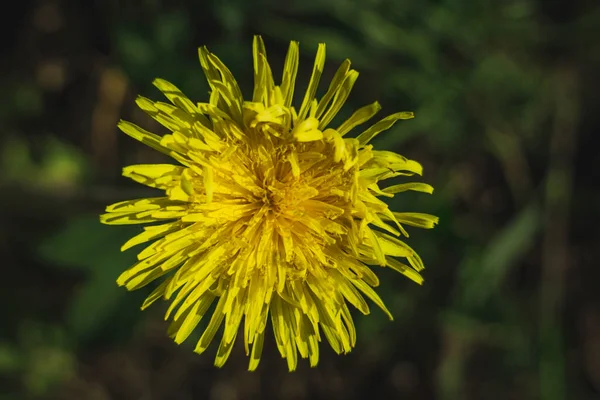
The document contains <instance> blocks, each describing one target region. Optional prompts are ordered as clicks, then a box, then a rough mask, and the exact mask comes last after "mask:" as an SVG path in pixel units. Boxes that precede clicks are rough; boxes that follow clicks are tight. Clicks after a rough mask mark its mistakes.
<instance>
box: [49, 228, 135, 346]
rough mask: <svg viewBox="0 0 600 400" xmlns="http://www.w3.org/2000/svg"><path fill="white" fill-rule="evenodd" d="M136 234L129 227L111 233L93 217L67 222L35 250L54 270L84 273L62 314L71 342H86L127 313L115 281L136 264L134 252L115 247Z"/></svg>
mask: <svg viewBox="0 0 600 400" xmlns="http://www.w3.org/2000/svg"><path fill="white" fill-rule="evenodd" d="M138 231H139V228H132V227H123V228H121V229H117V230H114V229H111V227H110V226H105V225H100V223H99V222H98V217H97V216H82V217H78V218H73V219H72V220H70V221H69V222H68V223H67V225H66V226H65V227H64V228H63V229H62V230H60V231H58V232H57V234H56V235H54V236H52V237H50V238H48V239H47V240H46V241H44V242H43V243H42V244H41V247H40V249H39V251H40V255H41V256H42V257H43V258H44V259H46V260H48V261H50V262H52V263H53V264H54V265H56V266H57V267H61V268H68V269H74V270H78V271H81V272H83V273H84V282H83V283H82V284H81V286H80V287H78V288H76V291H75V294H74V297H73V299H72V300H71V303H70V306H69V309H68V310H67V314H66V324H67V327H68V329H69V333H70V334H71V335H73V339H75V340H77V341H85V340H89V339H91V338H93V336H94V335H95V334H96V333H97V332H99V331H100V330H101V329H102V328H103V327H104V325H105V324H106V323H107V322H108V321H109V320H110V318H112V317H113V314H114V313H115V312H123V310H131V307H122V306H123V303H124V300H125V293H126V292H125V290H124V289H123V288H120V287H118V286H117V284H116V283H115V281H116V278H117V277H118V276H119V275H120V274H121V272H122V271H123V270H124V269H125V268H127V267H128V266H129V265H132V264H133V263H134V262H135V261H136V258H135V253H133V252H120V251H119V248H120V245H121V244H122V243H124V242H125V241H127V239H129V238H130V237H131V236H133V235H135V234H136V232H138ZM119 307H121V308H122V309H121V310H119ZM125 329H127V328H125Z"/></svg>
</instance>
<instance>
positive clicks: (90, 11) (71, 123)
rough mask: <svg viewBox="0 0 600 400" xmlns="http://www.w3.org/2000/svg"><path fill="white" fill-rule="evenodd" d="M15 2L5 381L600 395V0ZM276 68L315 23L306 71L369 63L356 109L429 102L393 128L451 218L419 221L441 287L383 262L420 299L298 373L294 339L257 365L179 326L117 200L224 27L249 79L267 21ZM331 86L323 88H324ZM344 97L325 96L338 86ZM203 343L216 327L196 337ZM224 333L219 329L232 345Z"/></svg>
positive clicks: (400, 295) (5, 121)
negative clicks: (172, 97)
mask: <svg viewBox="0 0 600 400" xmlns="http://www.w3.org/2000/svg"><path fill="white" fill-rule="evenodd" d="M7 4H10V6H9V5H4V7H3V10H2V12H1V13H0V19H1V20H2V23H1V24H0V29H2V40H1V41H0V46H1V50H0V51H1V55H0V85H1V89H2V90H1V96H0V260H1V261H0V268H1V274H0V304H1V310H2V313H1V317H0V321H1V322H0V399H2V400H5V399H66V400H67V399H68V400H70V399H82V400H86V399H93V400H96V399H97V400H104V399H140V400H142V399H143V400H152V399H174V400H179V399H180V400H187V399H210V400H243V399H298V400H299V399H332V400H333V399H363V398H369V399H411V400H425V399H439V400H454V399H457V400H462V399H490V400H493V399H502V400H510V399H515V400H517V399H519V400H520V399H523V400H528V399H542V400H560V399H576V400H587V399H590V400H591V399H600V290H599V284H600V269H599V268H598V267H599V266H598V262H597V260H598V257H599V256H600V237H599V235H598V228H597V226H598V222H599V216H600V212H599V211H600V187H599V185H598V183H599V182H600V173H599V172H598V171H599V167H598V158H599V156H600V153H599V151H598V145H599V141H598V139H597V134H598V133H597V130H598V129H599V128H600V112H599V109H598V107H599V106H600V95H599V93H600V74H599V73H598V71H600V7H599V6H598V2H597V0H587V1H585V0H582V1H568V0H479V1H473V2H466V1H461V0H420V1H409V0H287V1H276V0H259V1H249V0H206V1H183V0H168V1H167V0H138V1H133V0H131V1H128V0H120V1H119V0H103V1H101V0H96V1H92V0H89V1H75V0H70V1H69V0H38V1H25V0H22V1H16V2H10V3H7ZM256 33H261V34H262V35H263V36H264V38H265V41H266V44H267V51H268V53H269V58H270V61H271V62H272V64H273V70H274V71H276V72H275V74H276V75H275V76H276V79H278V77H279V76H280V75H278V74H279V72H278V71H280V70H281V66H282V64H283V57H284V55H285V51H286V48H287V44H288V42H289V41H290V40H299V41H300V42H301V54H302V58H301V63H300V68H301V72H300V74H299V82H301V83H299V84H298V85H297V90H302V89H303V88H304V87H305V85H306V84H307V79H308V75H309V73H310V70H311V68H312V59H313V57H314V52H315V50H316V46H317V43H318V42H323V41H324V42H326V43H327V45H328V47H327V49H328V63H327V67H326V71H325V73H324V78H323V80H324V81H326V80H328V79H330V78H331V76H332V75H333V72H334V71H335V69H336V68H337V66H338V65H339V63H340V62H341V61H342V60H343V59H344V58H346V57H349V58H350V59H351V60H352V61H353V67H354V68H356V69H358V70H359V72H360V73H361V76H360V78H359V80H358V82H357V85H356V86H355V89H354V92H353V94H352V95H351V97H350V99H349V101H348V105H347V107H346V113H345V115H348V114H349V111H350V110H352V109H354V108H356V107H359V106H362V105H364V104H367V103H370V102H372V101H374V100H379V101H380V103H381V104H382V105H383V107H384V110H383V112H382V114H385V113H392V112H395V111H400V110H414V111H415V112H416V115H417V118H416V119H414V120H411V121H404V122H400V123H398V124H396V126H395V127H394V128H393V129H392V130H391V131H389V132H387V134H385V135H381V136H380V137H378V138H377V140H376V145H378V146H379V147H383V148H387V149H390V150H395V151H397V152H399V153H401V154H403V155H405V156H407V157H409V158H412V159H417V160H419V161H421V162H422V164H423V165H424V167H425V176H424V181H425V182H428V183H431V184H432V185H434V186H435V187H436V192H435V193H434V195H433V196H429V195H424V194H407V195H402V196H400V197H401V199H398V200H397V201H396V200H394V202H393V204H392V205H393V206H394V207H395V208H397V209H399V210H402V211H418V212H428V213H432V214H436V215H439V216H440V218H441V222H440V224H439V227H437V228H436V229H434V230H432V231H419V230H416V229H413V230H410V233H411V238H410V243H411V244H412V245H413V246H414V247H415V248H416V249H417V250H418V251H419V252H420V253H421V254H422V256H423V258H424V260H425V263H426V266H427V270H426V271H425V279H426V283H425V285H424V286H423V287H419V286H417V285H415V284H414V283H412V282H410V281H409V280H407V279H405V278H403V277H402V276H399V275H396V274H395V273H392V272H391V271H380V273H379V275H380V277H381V279H382V284H381V288H380V291H381V294H382V298H383V299H384V300H385V301H386V302H387V304H388V306H389V308H390V310H391V311H392V312H393V314H394V315H395V316H396V320H395V321H394V322H389V321H388V320H387V319H386V317H385V316H384V314H383V313H382V312H380V311H379V310H376V309H373V313H372V315H371V316H369V317H362V316H357V318H356V324H357V329H358V337H359V339H358V343H357V348H356V349H355V351H354V352H352V353H351V354H349V355H347V356H336V355H335V354H334V353H333V351H331V350H330V349H327V346H322V360H321V362H320V365H319V367H318V368H316V369H310V368H309V367H308V365H307V363H301V364H300V366H299V368H298V371H297V372H295V373H293V374H290V373H288V372H287V369H286V366H285V362H284V361H283V360H281V359H280V358H279V356H278V354H277V353H276V349H274V347H275V346H274V344H273V341H272V340H269V341H267V343H266V345H265V354H264V356H263V360H262V363H261V365H260V368H259V370H258V371H257V372H255V373H249V372H247V371H246V367H247V364H246V363H247V360H246V357H245V355H244V354H243V348H242V346H237V347H236V348H234V350H233V354H232V356H231V358H230V361H229V362H228V363H227V364H226V366H225V367H224V368H223V369H216V368H214V367H213V366H212V362H213V356H214V353H215V349H214V348H213V349H212V353H211V352H210V351H209V352H208V354H205V355H203V356H197V355H195V354H194V353H192V351H191V350H192V348H193V345H192V344H191V343H187V344H184V345H182V346H176V345H175V344H174V343H172V341H171V340H170V339H168V338H167V337H166V326H167V323H166V322H164V321H163V319H162V315H163V312H164V310H165V308H166V305H165V304H164V303H162V304H159V305H155V306H153V307H152V308H151V309H150V310H147V311H145V312H143V313H142V312H140V311H139V306H140V304H141V301H142V299H143V298H144V296H145V294H148V293H149V291H150V289H147V290H146V289H144V290H140V291H139V292H134V293H126V292H125V290H124V289H122V288H118V287H117V286H116V284H115V279H116V277H117V276H118V275H119V273H120V271H122V270H124V269H125V268H126V267H127V266H128V265H130V264H131V263H132V261H133V260H134V258H135V250H132V251H130V252H126V253H120V252H119V247H120V245H121V243H122V242H124V241H125V240H126V239H127V238H128V237H129V236H131V235H132V234H133V233H135V232H136V231H137V229H138V228H136V227H133V228H132V227H127V226H125V227H106V226H102V225H100V224H99V223H98V214H99V213H101V212H102V211H103V207H104V206H105V205H106V204H108V203H111V202H115V201H119V200H122V199H128V198H135V197H143V196H147V195H151V196H152V195H154V193H153V192H151V191H150V189H145V188H143V187H140V186H139V185H135V184H132V183H131V182H128V181H127V180H126V179H124V178H122V177H120V172H121V168H122V167H123V166H124V165H127V164H131V163H142V162H143V163H149V162H154V161H163V159H162V158H161V157H160V156H159V155H157V154H155V152H153V151H152V150H150V149H148V148H146V147H144V146H143V145H141V144H139V143H137V142H135V141H133V140H131V139H130V138H128V137H126V136H125V135H124V134H122V133H120V132H118V131H117V129H116V127H115V126H116V123H117V121H118V120H119V119H120V118H125V119H129V120H132V121H134V122H136V123H138V124H140V125H142V126H144V127H146V128H148V129H150V130H155V131H158V132H163V130H161V128H160V127H158V126H156V124H155V123H154V122H153V121H151V120H150V119H149V118H147V117H146V116H144V115H143V114H142V113H141V112H140V111H138V110H136V109H135V106H134V99H135V96H136V95H137V94H138V93H139V94H143V95H145V96H148V97H151V98H155V99H159V98H160V93H159V92H158V91H157V90H155V89H154V88H153V87H152V85H151V81H152V79H153V78H155V77H163V78H165V79H168V80H170V81H172V82H173V83H175V84H176V85H178V86H179V87H181V88H182V89H184V91H185V92H186V93H187V94H188V95H189V96H190V97H191V98H192V99H197V100H202V101H204V99H206V98H207V85H206V82H205V79H204V77H203V75H202V71H201V69H200V66H199V63H198V60H197V52H196V48H197V47H198V46H201V45H208V46H209V48H210V49H211V50H212V51H213V52H215V53H217V54H218V55H219V56H220V57H221V59H222V60H223V61H224V62H225V63H226V64H227V65H229V67H230V68H231V70H232V71H233V72H234V74H235V76H236V77H237V78H238V81H239V82H240V83H241V85H242V88H243V89H244V90H245V93H249V91H248V90H249V88H250V87H251V86H250V85H251V84H252V64H251V41H252V35H253V34H256ZM323 90H324V88H323V85H322V87H321V91H323ZM321 93H322V92H321ZM190 342H192V341H191V340H190ZM214 347H216V346H214Z"/></svg>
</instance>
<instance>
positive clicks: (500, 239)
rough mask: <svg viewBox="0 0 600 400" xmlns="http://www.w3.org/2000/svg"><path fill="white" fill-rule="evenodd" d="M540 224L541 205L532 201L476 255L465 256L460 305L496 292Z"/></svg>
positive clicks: (478, 302) (480, 301)
mask: <svg viewBox="0 0 600 400" xmlns="http://www.w3.org/2000/svg"><path fill="white" fill-rule="evenodd" d="M540 225H541V211H540V208H539V206H538V205H537V203H532V204H530V205H529V206H527V207H526V208H524V209H523V210H521V212H520V213H519V214H517V216H516V217H514V218H513V220H512V221H511V222H509V223H508V224H507V225H506V226H505V227H504V228H503V229H502V230H500V231H499V233H497V234H496V235H495V237H494V238H492V240H491V241H490V242H489V244H488V245H487V246H486V247H485V248H484V249H483V250H482V251H481V253H480V255H479V256H476V257H469V258H467V259H466V260H465V261H464V262H463V264H462V266H461V268H460V276H459V284H458V288H457V293H458V296H459V298H460V299H461V304H463V305H464V306H466V307H478V306H480V305H482V304H483V303H484V302H486V301H487V300H488V299H489V298H490V297H492V296H493V295H494V294H495V293H497V291H498V289H499V287H500V285H501V284H502V282H503V280H504V278H505V277H506V275H507V274H508V273H509V271H510V270H511V269H512V268H513V267H514V266H516V265H517V261H518V260H519V258H520V257H521V256H522V255H523V254H524V253H525V252H526V251H527V250H529V249H530V248H531V246H532V244H533V243H534V240H535V237H536V235H537V233H538V231H539V228H540Z"/></svg>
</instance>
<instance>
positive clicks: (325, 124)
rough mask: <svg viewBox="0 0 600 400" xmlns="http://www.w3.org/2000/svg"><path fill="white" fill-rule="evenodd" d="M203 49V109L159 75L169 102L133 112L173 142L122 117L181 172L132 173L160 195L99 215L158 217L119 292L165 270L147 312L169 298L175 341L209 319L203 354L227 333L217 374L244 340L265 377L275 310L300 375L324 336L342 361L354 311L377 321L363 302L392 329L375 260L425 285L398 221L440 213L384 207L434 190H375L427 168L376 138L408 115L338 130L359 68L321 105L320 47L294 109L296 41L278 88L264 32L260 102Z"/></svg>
mask: <svg viewBox="0 0 600 400" xmlns="http://www.w3.org/2000/svg"><path fill="white" fill-rule="evenodd" d="M199 55H200V63H201V65H202V69H203V70H204V74H205V75H206V77H207V79H208V83H209V85H210V89H211V92H210V99H209V102H208V103H197V104H195V103H193V102H192V101H190V100H189V99H188V98H187V97H186V96H185V95H183V93H182V92H181V91H180V90H179V89H178V88H177V87H175V86H174V85H173V84H171V83H169V82H167V81H165V80H162V79H156V80H155V81H154V84H155V86H156V87H158V89H160V90H161V91H162V92H163V93H164V95H165V96H166V97H167V98H168V99H169V101H170V102H171V104H169V103H163V102H153V101H151V100H149V99H147V98H143V97H139V98H138V99H137V101H136V102H137V104H138V106H139V107H140V108H141V109H142V110H144V111H145V112H146V113H148V114H149V115H150V116H152V117H153V118H154V119H156V120H157V121H158V122H160V123H161V124H162V125H164V126H165V127H166V128H168V129H169V130H170V131H171V133H170V134H166V135H164V136H162V137H161V136H158V135H156V134H154V133H151V132H148V131H146V130H144V129H142V128H140V127H138V126H136V125H134V124H132V123H130V122H125V121H121V122H120V123H119V128H120V129H121V130H122V131H123V132H125V133H126V134H128V135H129V136H131V137H133V138H135V139H137V140H139V141H141V142H142V143H145V144H147V145H148V146H150V147H152V148H154V149H156V150H158V151H160V152H162V153H165V154H168V155H169V156H171V157H172V158H173V159H175V160H176V161H177V162H179V164H181V165H170V164H143V165H132V166H129V167H126V168H125V169H124V170H123V175H124V176H126V177H129V178H131V179H133V180H135V181H137V182H139V183H142V184H144V185H147V186H150V187H154V188H157V189H160V190H162V191H164V192H165V193H164V196H163V197H154V198H145V199H139V200H128V201H123V202H120V203H116V204H113V205H110V206H108V207H107V208H106V211H107V213H106V214H103V215H102V216H101V222H103V223H105V224H145V223H151V225H149V226H146V227H145V228H144V231H143V232H142V233H140V234H139V235H137V236H135V237H133V238H132V239H131V240H129V241H128V242H127V243H125V244H124V245H123V247H122V250H126V249H129V248H130V247H133V246H135V245H138V244H141V243H145V242H149V241H154V242H153V243H152V244H150V245H149V246H148V247H146V248H145V249H144V250H142V251H141V252H140V253H139V254H138V260H139V261H138V262H137V263H136V264H135V265H133V266H132V267H131V268H129V269H128V270H127V271H125V272H124V273H123V274H122V275H121V276H120V277H119V278H118V280H117V283H118V284H119V285H121V286H125V287H126V288H127V289H128V290H134V289H138V288H141V287H143V286H145V285H147V284H149V283H150V282H152V281H154V280H156V279H158V278H160V277H162V276H163V275H167V277H166V279H165V280H163V281H162V283H161V284H160V285H159V286H158V287H156V289H154V291H153V292H152V293H151V294H150V295H149V296H148V298H147V299H146V301H145V302H144V304H143V305H142V309H145V308H146V307H148V306H149V305H150V304H152V303H153V302H154V301H156V300H157V299H159V298H163V299H166V300H169V299H171V304H170V306H169V308H168V310H167V313H166V316H165V319H168V318H171V317H172V322H171V325H170V327H169V335H170V336H171V337H172V338H173V339H174V340H175V342H176V343H181V342H183V341H184V340H185V339H186V338H187V337H188V336H189V335H190V333H191V332H192V331H193V330H194V329H195V328H196V326H197V325H198V323H199V322H200V320H201V319H202V318H203V317H204V316H206V315H207V314H209V316H210V321H209V322H208V325H207V328H206V330H205V331H204V333H203V334H202V337H201V338H200V340H199V341H198V344H197V345H196V349H195V351H196V352H198V353H202V352H203V351H204V350H206V348H207V347H208V346H209V344H210V343H211V341H212V340H213V338H214V336H215V335H216V333H217V331H218V330H220V327H221V326H222V325H224V330H223V334H222V337H221V343H220V345H219V349H218V352H217V356H216V360H215V365H217V366H219V367H220V366H222V365H223V364H224V363H225V361H226V360H227V358H228V357H229V354H230V353H231V349H232V347H233V344H234V342H235V340H236V336H237V335H238V333H239V334H241V335H243V341H244V346H245V349H246V354H247V355H249V356H250V363H249V369H250V370H254V369H256V367H257V366H258V363H259V361H260V356H261V352H262V348H263V342H264V336H265V331H266V326H267V324H268V318H269V316H270V319H271V325H272V328H273V333H274V336H275V342H276V344H277V348H278V349H279V352H280V353H281V356H282V357H284V358H285V359H286V360H287V365H288V368H289V370H290V371H293V370H294V369H295V368H296V365H297V361H298V353H299V354H300V356H301V357H302V358H308V359H309V361H310V365H311V366H315V365H317V362H318V360H319V342H320V341H321V340H322V338H323V336H324V337H325V339H327V341H328V342H329V344H330V345H331V347H332V348H333V349H334V350H335V351H336V352H337V353H348V352H349V351H350V350H351V349H352V348H353V347H354V345H355V342H356V330H355V327H354V323H353V320H352V316H351V313H350V310H349V308H348V304H347V303H350V304H352V305H353V306H354V307H356V308H357V309H358V310H359V311H360V312H361V313H363V314H368V313H369V306H368V305H367V302H366V301H365V298H364V297H363V296H366V297H367V298H369V299H370V300H371V301H373V302H374V303H375V304H376V305H377V306H379V307H380V308H381V309H382V310H383V311H384V312H385V313H386V314H387V315H388V316H389V318H390V319H392V315H391V313H390V312H389V311H388V309H387V308H386V307H385V305H384V304H383V301H382V300H381V298H380V297H379V296H378V295H377V293H376V292H375V291H374V290H373V289H372V287H375V286H377V285H378V284H379V279H378V277H377V275H375V273H374V272H373V271H372V269H371V267H372V266H379V267H384V268H390V269H392V270H395V271H397V272H400V273H401V274H404V275H405V276H407V277H408V278H410V279H412V280H413V281H415V282H417V283H419V284H420V283H422V282H423V279H422V278H421V275H419V272H418V271H420V270H422V269H423V262H422V261H421V258H420V257H419V256H418V255H417V253H416V252H415V251H414V250H413V249H411V248H410V247H409V246H408V245H407V244H406V243H404V242H403V241H401V240H399V239H398V238H397V237H398V236H401V235H404V236H408V234H407V233H406V231H405V229H404V228H403V226H402V225H401V224H406V225H411V226H417V227H421V228H432V227H433V226H434V225H435V224H436V223H437V222H438V219H437V217H434V216H432V215H428V214H421V213H410V212H408V213H406V212H392V211H391V210H389V208H388V206H387V205H386V203H385V202H383V201H382V200H380V199H379V198H378V197H380V196H382V197H393V196H394V194H397V193H401V192H404V191H408V190H414V191H419V192H425V193H432V192H433V188H432V187H431V186H429V185H427V184H424V183H401V184H397V185H393V186H388V187H386V188H380V187H379V181H382V180H385V179H388V178H393V177H396V176H410V175H413V174H419V175H420V174H421V172H422V167H421V165H419V163H417V162H415V161H412V160H408V159H406V158H405V157H402V156H400V155H398V154H396V153H393V152H390V151H378V150H374V149H373V146H372V145H370V144H369V141H370V140H371V139H373V138H374V137H375V136H376V135H377V134H379V133H380V132H382V131H384V130H386V129H389V128H390V127H392V125H393V124H394V123H395V122H396V121H397V120H401V119H409V118H413V113H411V112H399V113H396V114H392V115H390V116H388V117H386V118H384V119H382V120H381V121H379V122H377V123H375V124H374V125H372V126H371V127H370V128H368V129H366V130H363V131H362V133H360V134H359V135H358V136H356V137H355V138H350V137H348V133H349V132H350V131H351V130H353V129H354V128H356V127H357V126H358V125H360V124H363V123H364V122H366V121H367V120H369V119H370V118H371V117H373V116H374V115H375V114H376V113H377V112H378V111H379V109H380V106H379V104H378V103H377V102H375V103H373V104H370V105H367V106H365V107H362V108H360V109H358V110H356V111H355V112H354V114H352V116H351V117H350V118H349V119H348V120H347V121H345V122H344V123H342V124H341V125H340V126H338V127H331V126H330V123H331V121H332V119H333V118H334V116H335V115H336V114H337V112H338V111H339V110H340V108H341V107H342V105H343V104H344V102H345V101H346V98H347V97H348V95H349V93H350V90H351V89H352V86H353V85H354V82H355V81H356V78H357V77H358V72H356V71H355V70H352V69H350V61H349V60H346V61H344V62H343V63H342V65H341V66H340V68H339V69H338V71H337V72H336V74H335V76H334V77H333V80H332V81H331V83H330V85H329V88H328V90H327V92H326V93H325V95H324V96H323V97H322V98H321V99H320V100H317V99H315V93H316V90H317V86H318V83H319V79H320V77H321V73H322V72H323V65H324V63H325V45H324V44H320V45H319V47H318V50H317V55H316V58H315V62H314V66H313V72H312V76H311V78H310V82H309V84H308V89H307V90H306V93H305V95H304V98H303V100H302V104H301V105H300V108H298V109H296V108H295V107H294V106H292V97H293V92H294V86H295V81H296V73H297V70H298V60H299V51H298V43H297V42H291V43H290V46H289V50H288V53H287V56H286V59H285V65H284V69H283V79H282V82H281V84H280V85H275V83H274V80H273V75H272V73H271V69H270V67H269V64H268V63H267V58H266V52H265V47H264V43H263V41H262V39H261V38H260V36H256V37H255V38H254V42H253V56H254V93H253V95H252V101H244V99H243V97H242V93H241V91H240V88H239V86H238V84H237V83H236V81H235V79H234V77H233V76H232V74H231V72H230V71H229V69H227V67H226V66H225V65H224V64H223V63H222V62H221V60H219V58H217V57H216V56H215V55H214V54H212V53H210V52H209V51H208V50H207V49H206V48H201V49H199ZM397 258H404V259H406V260H407V264H404V263H402V262H400V261H398V259H397ZM213 303H216V306H215V308H214V311H212V313H210V312H208V310H209V308H210V307H211V305H212V304H213ZM242 319H243V320H244V323H243V330H240V325H242Z"/></svg>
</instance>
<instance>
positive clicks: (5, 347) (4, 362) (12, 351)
mask: <svg viewBox="0 0 600 400" xmlns="http://www.w3.org/2000/svg"><path fill="white" fill-rule="evenodd" d="M22 364H23V359H22V356H21V354H20V352H19V350H18V349H17V348H15V346H14V345H12V344H10V343H8V342H0V373H4V374H7V373H12V372H15V371H18V370H19V369H20V368H21V367H22Z"/></svg>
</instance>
